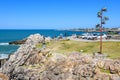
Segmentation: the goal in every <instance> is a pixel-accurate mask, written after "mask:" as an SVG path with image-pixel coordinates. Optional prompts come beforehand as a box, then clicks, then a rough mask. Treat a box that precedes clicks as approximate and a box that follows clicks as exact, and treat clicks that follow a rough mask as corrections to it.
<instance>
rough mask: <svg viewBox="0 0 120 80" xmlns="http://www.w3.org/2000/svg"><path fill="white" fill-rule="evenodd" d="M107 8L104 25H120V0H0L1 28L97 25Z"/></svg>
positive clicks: (88, 26)
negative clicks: (106, 18) (99, 15)
mask: <svg viewBox="0 0 120 80" xmlns="http://www.w3.org/2000/svg"><path fill="white" fill-rule="evenodd" d="M103 7H106V8H107V12H104V13H103V15H104V16H108V17H109V20H108V21H106V24H105V25H104V27H107V28H109V27H110V28H111V27H119V26H120V0H0V29H72V28H94V27H95V25H96V24H97V23H100V19H99V18H97V12H98V11H99V10H101V8H103Z"/></svg>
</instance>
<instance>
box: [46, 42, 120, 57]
mask: <svg viewBox="0 0 120 80" xmlns="http://www.w3.org/2000/svg"><path fill="white" fill-rule="evenodd" d="M47 47H49V48H51V49H54V51H55V52H58V53H63V54H64V53H68V52H74V51H77V52H80V51H81V50H83V53H84V54H92V53H93V52H99V42H80V41H71V40H69V41H65V40H64V41H51V42H49V43H47ZM103 53H104V54H107V55H108V56H109V57H110V58H113V59H116V58H120V42H103Z"/></svg>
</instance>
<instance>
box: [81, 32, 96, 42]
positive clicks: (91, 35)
mask: <svg viewBox="0 0 120 80" xmlns="http://www.w3.org/2000/svg"><path fill="white" fill-rule="evenodd" d="M96 38H97V36H96V35H95V34H92V33H85V34H83V35H82V39H87V40H94V39H96Z"/></svg>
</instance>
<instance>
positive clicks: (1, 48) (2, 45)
mask: <svg viewBox="0 0 120 80" xmlns="http://www.w3.org/2000/svg"><path fill="white" fill-rule="evenodd" d="M36 33H39V34H41V35H43V36H50V37H51V38H53V37H55V36H59V35H60V34H63V36H64V35H66V36H71V35H72V34H77V35H81V34H83V32H79V31H67V30H52V29H47V30H0V58H6V57H8V54H11V53H14V52H15V51H16V50H17V49H18V48H19V45H9V42H11V41H16V40H22V39H25V38H26V37H28V36H29V35H31V34H36Z"/></svg>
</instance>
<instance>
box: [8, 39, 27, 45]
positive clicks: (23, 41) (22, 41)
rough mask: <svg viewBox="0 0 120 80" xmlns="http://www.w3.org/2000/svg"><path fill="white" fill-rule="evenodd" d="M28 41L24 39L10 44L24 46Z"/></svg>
mask: <svg viewBox="0 0 120 80" xmlns="http://www.w3.org/2000/svg"><path fill="white" fill-rule="evenodd" d="M26 40H27V39H23V40H18V41H12V42H9V44H16V45H18V44H24V43H25V42H26Z"/></svg>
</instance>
